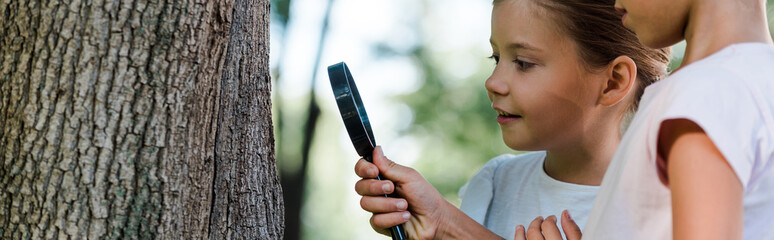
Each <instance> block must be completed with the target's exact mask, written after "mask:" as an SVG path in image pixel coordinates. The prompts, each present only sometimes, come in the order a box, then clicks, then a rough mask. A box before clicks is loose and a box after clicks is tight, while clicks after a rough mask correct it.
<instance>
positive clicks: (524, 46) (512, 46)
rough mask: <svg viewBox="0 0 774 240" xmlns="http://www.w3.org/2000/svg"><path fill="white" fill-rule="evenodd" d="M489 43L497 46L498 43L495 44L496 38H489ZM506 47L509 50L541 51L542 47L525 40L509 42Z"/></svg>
mask: <svg viewBox="0 0 774 240" xmlns="http://www.w3.org/2000/svg"><path fill="white" fill-rule="evenodd" d="M489 43H490V44H492V46H497V44H495V43H494V40H492V39H489ZM505 49H509V50H528V51H535V52H540V48H537V47H535V46H532V45H530V44H528V43H525V42H513V43H509V44H508V47H506V48H505Z"/></svg>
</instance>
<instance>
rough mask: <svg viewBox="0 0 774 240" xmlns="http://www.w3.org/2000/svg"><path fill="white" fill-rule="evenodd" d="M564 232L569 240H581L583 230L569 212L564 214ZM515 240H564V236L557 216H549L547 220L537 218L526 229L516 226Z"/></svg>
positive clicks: (565, 211)
mask: <svg viewBox="0 0 774 240" xmlns="http://www.w3.org/2000/svg"><path fill="white" fill-rule="evenodd" d="M562 231H564V235H565V236H567V240H580V239H581V230H580V228H579V227H578V224H576V223H575V220H573V219H572V217H571V216H570V213H569V212H567V210H564V211H563V212H562ZM513 239H514V240H562V234H560V233H559V228H558V227H557V226H556V216H553V215H552V216H549V217H547V218H545V219H543V217H537V218H535V220H532V222H531V223H530V224H529V227H528V228H527V229H526V232H525V229H524V226H522V225H519V226H516V234H515V236H514V237H513Z"/></svg>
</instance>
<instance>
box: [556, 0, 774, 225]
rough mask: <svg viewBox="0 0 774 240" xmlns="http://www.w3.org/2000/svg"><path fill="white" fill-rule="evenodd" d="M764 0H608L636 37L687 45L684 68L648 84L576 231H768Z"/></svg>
mask: <svg viewBox="0 0 774 240" xmlns="http://www.w3.org/2000/svg"><path fill="white" fill-rule="evenodd" d="M765 4H766V3H765V1H764V0H735V1H726V0H669V1H667V0H648V1H642V0H640V1H638V0H619V1H618V2H617V3H616V7H617V8H618V9H619V10H620V11H621V12H623V13H625V14H624V16H623V23H624V24H625V25H626V26H627V27H629V28H631V29H632V30H634V31H635V32H636V33H637V36H638V37H639V38H640V40H641V41H642V42H643V43H644V44H645V45H648V46H651V47H664V46H669V45H672V44H675V43H677V42H678V41H681V40H683V39H685V40H686V43H687V44H686V51H685V57H684V60H683V66H682V67H681V68H680V69H679V70H677V71H675V72H674V73H672V74H671V76H669V78H667V79H665V80H664V81H663V82H660V83H658V84H656V85H653V86H651V87H649V88H648V89H647V91H646V93H645V95H644V97H643V100H642V109H640V112H638V113H637V115H636V116H635V118H634V120H633V122H632V126H631V129H630V131H628V132H627V133H626V136H625V137H624V139H623V141H622V142H621V146H620V147H619V149H618V151H617V152H616V154H615V157H614V159H613V160H612V163H611V164H610V168H609V171H608V172H607V174H606V175H605V180H604V181H603V183H602V186H601V189H600V192H599V197H598V198H597V200H596V202H595V204H594V208H593V211H592V213H591V217H589V222H588V225H587V226H586V229H585V232H584V234H585V236H584V238H589V239H672V238H675V239H741V238H744V239H774V221H772V215H774V98H773V97H772V96H773V95H774V79H772V76H774V67H773V66H774V47H772V40H771V37H770V34H769V30H768V29H769V28H768V26H767V20H766V7H765V6H766V5H765ZM547 227H550V226H547ZM554 228H555V227H554ZM547 230H548V231H556V229H550V230H549V228H544V229H543V231H547Z"/></svg>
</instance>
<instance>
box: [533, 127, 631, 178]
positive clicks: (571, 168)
mask: <svg viewBox="0 0 774 240" xmlns="http://www.w3.org/2000/svg"><path fill="white" fill-rule="evenodd" d="M596 129H606V128H604V127H602V128H600V127H597V128H596ZM581 138H582V139H581V140H579V141H576V142H573V143H572V144H566V145H568V146H567V147H561V148H556V149H550V150H546V159H545V162H544V163H543V170H545V172H546V174H548V176H551V177H552V178H554V179H556V180H559V181H562V182H568V183H574V184H581V185H592V186H599V185H600V184H601V183H602V177H603V176H604V175H605V170H607V165H608V164H609V163H610V159H612V158H613V154H614V153H615V149H616V147H617V146H618V143H619V142H620V133H619V131H618V129H617V128H615V129H609V130H607V131H595V132H588V133H586V134H583V136H582V137H581Z"/></svg>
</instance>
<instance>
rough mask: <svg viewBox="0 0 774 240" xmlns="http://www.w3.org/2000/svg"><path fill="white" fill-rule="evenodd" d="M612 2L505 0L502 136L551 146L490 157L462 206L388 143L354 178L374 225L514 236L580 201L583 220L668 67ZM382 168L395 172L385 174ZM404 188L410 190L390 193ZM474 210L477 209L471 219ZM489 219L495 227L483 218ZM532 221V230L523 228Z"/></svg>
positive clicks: (497, 34) (499, 89)
mask: <svg viewBox="0 0 774 240" xmlns="http://www.w3.org/2000/svg"><path fill="white" fill-rule="evenodd" d="M612 4H613V2H612V1H611V0H608V1H604V0H539V1H538V0H496V1H495V2H494V7H493V11H492V36H491V44H492V50H493V54H492V57H493V58H494V60H495V63H496V66H495V70H494V72H493V73H492V76H491V77H490V78H489V79H487V81H486V84H485V86H486V88H487V90H488V94H489V97H490V100H491V101H492V107H493V109H494V110H495V111H496V112H497V113H498V117H497V122H498V123H499V124H500V126H501V129H502V133H503V140H504V141H505V143H506V145H508V146H509V147H511V148H513V149H516V150H531V151H536V150H542V151H540V152H534V153H530V154H524V155H520V156H510V155H506V156H501V157H498V158H495V159H493V160H491V161H490V162H489V163H488V164H487V165H486V166H484V168H483V169H482V170H481V171H480V172H479V173H478V174H477V175H476V176H474V177H473V179H471V181H470V182H469V183H468V184H467V185H466V187H465V188H464V190H463V191H462V194H461V196H462V210H463V211H464V212H465V213H467V214H468V215H466V214H464V213H462V212H461V211H460V210H459V209H457V208H456V207H454V206H453V205H451V204H449V203H448V202H446V201H445V200H444V199H443V198H442V197H441V195H440V194H438V192H437V191H435V189H433V188H432V186H431V185H430V184H429V183H428V182H427V181H426V180H424V179H423V178H422V177H421V175H419V174H418V173H417V172H416V171H414V170H413V169H410V168H407V167H403V166H400V165H397V164H394V163H392V162H391V161H389V160H388V159H386V157H384V156H383V155H382V151H381V149H380V148H378V149H377V150H376V151H375V152H374V164H371V163H368V162H366V161H365V160H362V159H361V160H360V161H358V163H357V165H356V168H355V169H356V170H355V171H356V173H357V174H358V176H361V177H363V178H366V179H363V180H361V181H359V182H358V183H357V184H356V186H355V188H356V191H357V192H358V194H360V195H362V196H363V198H362V200H361V205H362V207H363V209H365V210H367V211H370V212H373V213H374V216H373V217H372V218H371V224H372V226H373V228H374V229H375V230H377V231H379V232H381V233H385V234H386V233H387V232H386V228H388V227H391V226H394V225H397V224H404V227H405V228H406V230H407V231H408V235H409V236H411V237H412V238H422V239H424V238H439V237H455V238H467V239H480V238H485V237H492V238H499V237H498V236H497V235H499V236H509V237H510V236H513V234H514V226H516V225H519V224H527V223H529V222H530V221H531V220H532V218H533V217H535V216H538V215H547V214H558V213H559V212H561V210H562V209H568V208H569V209H570V211H572V212H573V214H574V216H575V219H576V221H577V222H578V223H580V224H581V225H583V222H584V221H585V216H586V214H587V213H588V212H589V209H590V208H591V205H592V201H593V199H594V196H595V195H596V191H597V187H596V186H597V185H599V184H600V182H601V179H602V178H601V176H602V175H603V174H604V171H605V169H606V168H607V164H608V161H609V159H610V158H611V157H612V154H613V153H614V150H615V147H616V146H617V145H618V142H619V141H620V136H621V134H622V130H621V129H622V128H621V126H622V125H623V123H624V122H625V120H624V118H625V116H626V115H627V114H628V113H631V112H632V111H633V109H635V108H636V106H637V101H636V99H639V94H641V93H642V89H643V88H644V87H645V86H647V85H648V84H650V83H652V82H654V81H656V80H657V79H658V78H659V77H660V76H662V75H664V74H665V73H666V63H667V62H668V60H669V54H668V51H667V50H649V49H647V48H645V47H643V46H642V45H641V44H639V43H638V42H637V39H636V37H635V36H634V34H633V33H632V32H631V31H629V30H627V29H625V28H623V26H622V25H621V24H620V21H619V19H620V14H619V13H617V12H616V11H615V9H614V8H613V7H612ZM379 173H381V174H383V175H384V176H385V177H386V178H387V179H389V180H385V181H377V180H374V179H371V178H375V177H376V176H377V175H378V174H379ZM392 192H397V194H398V195H399V196H401V197H402V198H385V197H381V196H382V195H383V194H390V193H392ZM468 216H469V217H468ZM481 224H483V225H484V226H486V227H487V228H489V229H490V230H492V231H494V233H495V234H497V235H493V233H492V232H489V231H487V230H486V229H485V228H483V227H482V226H481ZM522 231H523V230H522Z"/></svg>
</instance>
